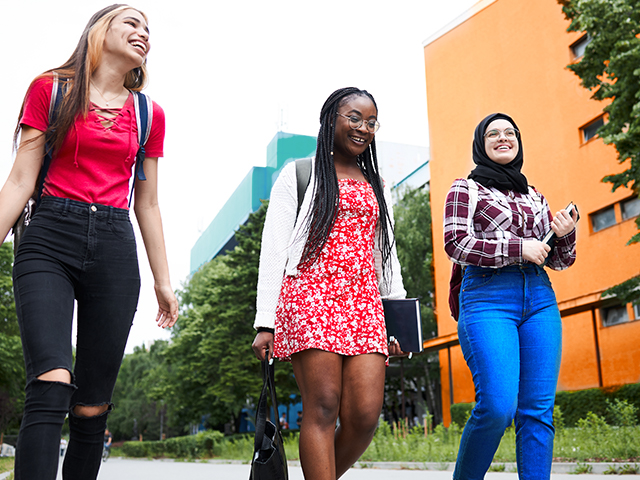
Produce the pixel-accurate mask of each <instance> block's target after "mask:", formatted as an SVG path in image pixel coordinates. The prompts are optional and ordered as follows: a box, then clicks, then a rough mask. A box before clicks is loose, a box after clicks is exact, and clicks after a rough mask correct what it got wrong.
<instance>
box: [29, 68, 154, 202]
mask: <svg viewBox="0 0 640 480" xmlns="http://www.w3.org/2000/svg"><path fill="white" fill-rule="evenodd" d="M51 87H52V80H51V78H40V79H38V80H36V81H35V82H34V83H33V85H32V87H31V89H30V90H29V92H28V93H27V98H26V101H25V106H24V112H23V115H22V119H21V120H20V123H21V124H22V125H27V126H29V127H33V128H35V129H37V130H40V131H42V132H44V131H45V130H46V129H47V126H48V125H49V104H50V101H51ZM164 126H165V120H164V112H163V110H162V108H160V106H159V105H157V104H156V103H155V102H153V123H152V126H151V133H150V136H149V140H148V141H147V144H146V146H145V151H146V156H147V157H150V158H153V157H161V156H162V155H163V145H164ZM137 151H138V127H137V124H136V120H135V107H134V104H133V96H132V95H131V94H130V95H129V98H128V99H127V101H126V102H125V105H124V106H123V107H122V108H113V109H108V110H102V109H98V108H96V107H95V106H94V105H92V106H91V107H90V109H89V112H88V114H87V116H86V117H83V116H78V118H77V119H76V121H75V123H74V124H73V125H72V126H71V128H70V129H69V132H68V133H67V136H66V138H65V140H64V142H63V144H62V147H61V148H60V151H59V152H58V153H57V155H56V156H55V157H54V158H53V160H52V162H51V166H50V167H49V172H48V174H47V178H46V180H45V183H44V189H43V192H42V195H43V196H45V195H50V196H54V197H61V198H69V199H71V200H78V201H81V202H87V203H99V204H102V205H110V206H113V207H117V208H125V209H126V208H127V196H128V195H129V190H130V186H129V181H130V179H131V175H132V168H133V166H134V162H135V158H136V152H137Z"/></svg>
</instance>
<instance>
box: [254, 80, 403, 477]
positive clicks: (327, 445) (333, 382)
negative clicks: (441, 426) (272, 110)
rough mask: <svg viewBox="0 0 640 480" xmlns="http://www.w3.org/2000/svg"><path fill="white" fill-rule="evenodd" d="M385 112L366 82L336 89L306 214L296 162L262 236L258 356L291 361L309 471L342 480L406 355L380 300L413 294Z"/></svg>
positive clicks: (282, 179) (274, 195) (323, 118)
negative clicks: (400, 248)
mask: <svg viewBox="0 0 640 480" xmlns="http://www.w3.org/2000/svg"><path fill="white" fill-rule="evenodd" d="M377 117H378V108H377V105H376V103H375V101H374V99H373V97H372V96H371V94H369V93H368V92H366V91H364V90H359V89H357V88H344V89H340V90H337V91H335V92H334V93H333V94H331V96H330V97H329V98H328V99H327V100H326V102H325V104H324V106H323V107H322V111H321V113H320V132H319V134H318V143H317V150H316V156H315V158H314V159H313V163H312V178H311V181H310V183H309V187H308V188H307V190H306V193H305V195H304V200H303V202H302V205H301V208H300V212H299V214H298V215H297V208H298V199H297V190H296V189H297V186H296V185H297V183H296V170H295V164H294V163H293V162H292V163H291V164H289V165H287V166H286V167H285V168H284V169H283V170H282V172H281V174H280V176H279V177H278V179H277V181H276V182H275V184H274V186H273V190H272V191H271V199H270V203H269V208H268V210H267V217H266V220H265V226H264V231H263V235H262V250H261V253H260V272H259V279H258V299H257V314H256V319H255V325H254V326H255V328H256V329H257V330H258V333H257V335H256V338H255V340H254V342H253V350H254V352H255V354H256V356H257V357H258V358H259V359H260V360H263V359H264V358H265V352H266V351H268V354H269V356H270V357H271V356H275V357H277V358H280V359H290V360H291V362H292V364H293V371H294V374H295V377H296V381H297V383H298V387H299V388H300V393H301V395H302V408H303V411H304V416H303V419H302V426H301V431H300V462H301V464H302V469H303V471H304V475H305V478H306V479H307V480H325V479H337V478H339V477H340V476H342V475H343V474H344V473H345V472H346V471H347V470H348V469H349V468H350V467H351V466H352V465H353V464H354V463H355V462H356V460H357V459H358V458H359V457H360V455H362V453H363V452H364V451H365V449H366V448H367V446H368V445H369V443H370V442H371V439H372V438H373V434H374V432H375V429H376V426H377V423H378V418H379V416H380V411H381V409H382V404H383V400H384V377H385V364H386V361H387V358H388V356H389V354H390V353H391V354H399V353H400V349H399V346H398V345H397V344H395V343H394V344H392V345H390V346H388V345H387V336H386V329H385V323H384V315H383V310H382V302H381V296H383V297H388V298H404V297H405V296H406V292H405V290H404V287H403V285H402V277H401V274H400V265H399V263H398V258H397V255H396V251H395V245H394V238H393V227H392V225H393V222H392V219H393V214H392V212H391V199H390V193H389V189H388V188H386V187H385V186H384V184H383V181H382V179H381V178H380V175H379V171H378V161H377V158H376V146H375V133H376V131H377V130H378V128H379V127H380V124H379V123H378V118H377ZM390 350H391V352H390ZM338 419H340V423H339V426H338V428H336V422H337V421H338Z"/></svg>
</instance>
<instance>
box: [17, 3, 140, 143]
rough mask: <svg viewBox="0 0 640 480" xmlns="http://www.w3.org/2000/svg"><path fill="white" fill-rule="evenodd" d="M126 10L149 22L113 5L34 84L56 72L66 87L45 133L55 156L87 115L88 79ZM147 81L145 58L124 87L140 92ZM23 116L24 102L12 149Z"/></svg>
mask: <svg viewBox="0 0 640 480" xmlns="http://www.w3.org/2000/svg"><path fill="white" fill-rule="evenodd" d="M128 9H131V10H135V11H137V12H138V13H140V15H142V16H143V17H144V19H145V21H148V20H147V16H146V15H145V14H144V13H143V12H141V11H140V10H138V9H137V8H133V7H130V6H129V5H125V4H114V5H110V6H108V7H106V8H103V9H102V10H100V11H98V12H96V13H95V14H94V15H93V16H92V17H91V19H89V22H88V23H87V26H86V27H85V29H84V31H83V32H82V35H81V36H80V40H79V41H78V45H77V46H76V49H75V50H74V52H73V53H72V54H71V57H69V60H67V61H66V62H65V63H64V64H62V65H60V66H59V67H58V68H53V69H51V70H47V71H46V72H44V73H43V74H42V75H39V76H38V77H37V78H36V79H35V80H34V82H35V81H36V80H38V79H39V78H42V77H48V76H51V75H52V72H53V71H56V72H57V73H58V76H59V77H60V81H61V82H63V83H64V84H66V90H65V94H64V98H63V100H62V102H61V105H60V109H59V111H58V115H57V118H56V120H55V121H54V122H52V123H51V124H50V125H49V127H48V128H47V131H46V132H45V135H46V136H47V142H48V144H49V145H50V148H52V149H53V151H54V152H56V151H57V150H58V149H59V148H60V146H61V145H62V142H63V141H64V138H65V137H66V135H67V132H68V131H69V128H71V125H73V122H74V121H75V118H76V116H77V115H80V114H82V115H85V114H86V113H87V112H88V111H89V104H90V100H89V97H90V87H91V83H90V82H91V75H92V74H93V72H94V71H95V70H96V68H97V67H98V64H99V63H100V60H101V58H102V51H103V48H104V40H105V37H106V35H107V31H108V30H109V27H110V26H111V22H113V19H114V18H115V17H117V16H118V15H119V14H120V13H122V12H123V11H124V10H128ZM147 81H148V73H147V60H146V58H145V60H144V62H143V63H142V65H141V66H140V67H136V68H134V69H132V70H130V71H129V72H127V73H126V75H125V78H124V87H125V88H127V89H129V90H133V91H136V92H139V91H141V90H142V89H143V88H144V87H145V86H146V85H147ZM32 85H33V82H32ZM29 89H31V87H29ZM23 112H24V102H23V104H22V108H21V109H20V115H19V116H18V124H17V126H16V130H15V133H14V136H13V139H14V145H17V141H18V136H19V134H20V129H21V128H20V119H21V118H22V114H23Z"/></svg>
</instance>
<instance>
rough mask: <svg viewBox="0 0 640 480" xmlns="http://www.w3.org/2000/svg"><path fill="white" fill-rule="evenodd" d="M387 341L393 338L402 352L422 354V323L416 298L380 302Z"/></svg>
mask: <svg viewBox="0 0 640 480" xmlns="http://www.w3.org/2000/svg"><path fill="white" fill-rule="evenodd" d="M382 306H383V307H384V319H385V322H386V324H387V339H389V338H390V337H395V339H396V340H398V343H400V348H401V349H402V351H403V352H415V353H419V352H422V322H421V320H420V302H419V301H418V299H417V298H403V299H399V300H386V299H383V300H382Z"/></svg>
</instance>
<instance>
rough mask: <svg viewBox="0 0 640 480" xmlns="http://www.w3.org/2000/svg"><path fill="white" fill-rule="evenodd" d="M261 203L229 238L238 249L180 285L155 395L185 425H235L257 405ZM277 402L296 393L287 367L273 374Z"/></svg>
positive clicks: (263, 212) (282, 363)
mask: <svg viewBox="0 0 640 480" xmlns="http://www.w3.org/2000/svg"><path fill="white" fill-rule="evenodd" d="M265 214H266V204H265V205H263V206H262V207H261V208H260V209H259V210H258V211H257V212H256V213H254V214H252V215H250V217H249V220H248V221H247V223H246V225H244V226H241V227H240V228H239V229H238V231H237V232H236V234H235V238H236V241H237V243H238V245H237V246H236V247H235V249H234V250H232V251H230V252H228V253H227V254H226V255H221V256H218V257H216V258H214V259H213V260H211V261H210V262H208V263H207V264H205V265H203V266H202V267H201V268H200V270H198V271H197V272H196V273H194V274H193V276H192V277H191V278H190V279H189V280H188V282H186V284H184V285H183V288H182V291H181V292H180V300H181V301H180V303H181V305H182V312H181V318H180V321H179V323H178V325H179V326H178V327H177V328H174V332H173V336H172V343H171V345H170V346H169V347H168V348H167V350H166V352H165V353H164V358H165V360H166V363H167V371H168V374H167V376H166V378H165V379H164V381H163V382H162V383H161V387H160V388H159V389H158V395H162V396H163V397H164V398H167V399H169V398H170V399H171V403H170V404H169V410H170V411H172V412H173V413H174V414H175V416H176V418H177V419H179V421H181V422H183V423H185V424H186V423H192V424H193V423H200V422H201V421H202V418H203V416H204V417H205V418H206V419H207V422H208V424H209V425H211V426H215V427H220V426H222V425H224V424H225V423H229V422H230V421H233V422H234V423H236V426H237V424H238V423H239V420H240V413H241V409H242V408H243V407H244V406H251V405H252V404H254V403H257V400H258V397H259V396H260V390H261V388H262V377H261V372H260V363H259V362H258V360H257V359H256V358H255V355H254V354H253V351H252V350H251V343H252V341H253V338H254V336H255V331H254V329H253V321H254V317H255V302H256V286H257V283H258V265H259V257H260V244H261V239H262V228H263V226H264V218H265ZM276 377H277V379H276V384H277V385H278V387H277V389H278V398H280V400H281V401H283V399H285V398H289V397H290V395H294V396H297V395H299V393H298V390H297V386H296V384H295V380H294V379H293V374H292V369H291V365H290V364H288V363H285V362H281V363H278V365H277V368H276Z"/></svg>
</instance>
